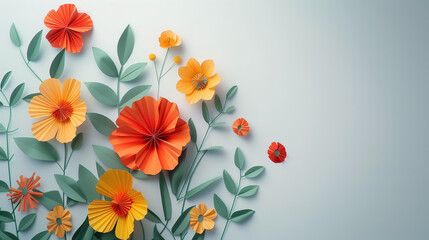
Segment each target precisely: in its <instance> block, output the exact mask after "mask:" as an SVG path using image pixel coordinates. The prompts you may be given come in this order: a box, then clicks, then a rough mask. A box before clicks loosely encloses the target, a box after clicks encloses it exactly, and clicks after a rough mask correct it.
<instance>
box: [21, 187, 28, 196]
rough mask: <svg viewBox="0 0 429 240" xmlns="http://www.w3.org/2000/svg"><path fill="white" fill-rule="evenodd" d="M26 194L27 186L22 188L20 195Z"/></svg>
mask: <svg viewBox="0 0 429 240" xmlns="http://www.w3.org/2000/svg"><path fill="white" fill-rule="evenodd" d="M27 194H28V189H27V187H24V189H22V196H26V195H27Z"/></svg>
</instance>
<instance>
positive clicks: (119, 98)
mask: <svg viewBox="0 0 429 240" xmlns="http://www.w3.org/2000/svg"><path fill="white" fill-rule="evenodd" d="M122 70H124V65H121V69H120V70H119V75H118V84H117V88H116V95H117V97H118V99H117V103H118V115H119V114H120V113H121V106H120V105H119V103H120V102H121V97H120V88H121V75H122Z"/></svg>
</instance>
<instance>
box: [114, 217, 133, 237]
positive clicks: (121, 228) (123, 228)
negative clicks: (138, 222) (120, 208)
mask: <svg viewBox="0 0 429 240" xmlns="http://www.w3.org/2000/svg"><path fill="white" fill-rule="evenodd" d="M133 231H134V218H133V216H132V215H131V214H127V215H126V216H121V217H119V218H118V223H117V224H116V230H115V236H116V237H117V238H119V239H128V238H129V237H130V235H131V233H132V232H133Z"/></svg>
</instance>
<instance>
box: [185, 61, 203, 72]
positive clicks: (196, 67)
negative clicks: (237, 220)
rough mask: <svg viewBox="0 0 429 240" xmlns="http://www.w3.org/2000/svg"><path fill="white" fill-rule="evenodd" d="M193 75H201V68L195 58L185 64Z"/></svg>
mask: <svg viewBox="0 0 429 240" xmlns="http://www.w3.org/2000/svg"><path fill="white" fill-rule="evenodd" d="M186 66H188V67H189V68H191V69H192V71H193V72H194V73H201V66H200V64H199V63H198V61H197V60H196V59H195V58H190V59H189V61H188V63H187V64H186Z"/></svg>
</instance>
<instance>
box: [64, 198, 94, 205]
mask: <svg viewBox="0 0 429 240" xmlns="http://www.w3.org/2000/svg"><path fill="white" fill-rule="evenodd" d="M88 202H89V201H88ZM76 203H77V202H76V201H75V200H73V199H71V198H69V197H67V204H66V207H71V206H73V205H75V204H76Z"/></svg>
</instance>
